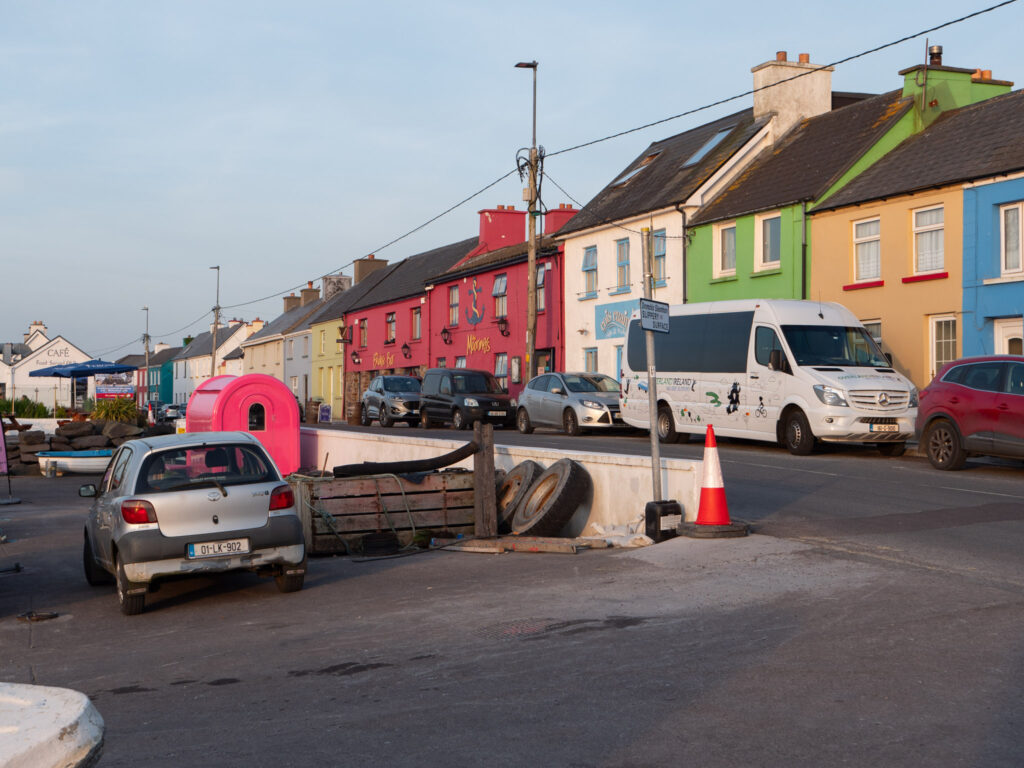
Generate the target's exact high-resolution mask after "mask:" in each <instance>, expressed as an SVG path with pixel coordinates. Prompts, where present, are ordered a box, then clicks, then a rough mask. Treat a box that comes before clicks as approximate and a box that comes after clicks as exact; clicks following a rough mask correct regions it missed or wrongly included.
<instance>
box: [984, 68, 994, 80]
mask: <svg viewBox="0 0 1024 768" xmlns="http://www.w3.org/2000/svg"><path fill="white" fill-rule="evenodd" d="M981 79H982V80H991V79H992V70H991V69H983V70H981Z"/></svg>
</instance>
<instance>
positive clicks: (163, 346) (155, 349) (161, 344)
mask: <svg viewBox="0 0 1024 768" xmlns="http://www.w3.org/2000/svg"><path fill="white" fill-rule="evenodd" d="M170 348H171V345H170V344H165V343H164V342H162V341H158V342H157V343H156V346H155V347H153V354H154V355H156V354H159V353H160V352H163V351H164V350H165V349H170Z"/></svg>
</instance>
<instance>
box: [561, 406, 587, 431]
mask: <svg viewBox="0 0 1024 768" xmlns="http://www.w3.org/2000/svg"><path fill="white" fill-rule="evenodd" d="M562 427H563V428H564V429H565V434H567V435H579V434H581V433H582V432H583V430H582V429H580V420H579V419H578V418H576V411H574V410H573V409H572V408H566V409H565V413H563V414H562Z"/></svg>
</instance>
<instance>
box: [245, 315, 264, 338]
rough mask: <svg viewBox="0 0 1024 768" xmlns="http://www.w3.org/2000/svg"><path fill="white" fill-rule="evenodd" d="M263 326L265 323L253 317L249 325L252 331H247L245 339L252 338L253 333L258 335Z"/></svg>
mask: <svg viewBox="0 0 1024 768" xmlns="http://www.w3.org/2000/svg"><path fill="white" fill-rule="evenodd" d="M264 325H266V323H265V322H264V321H263V320H260V319H259V318H258V317H254V318H253V319H252V322H251V323H249V328H251V329H252V330H250V331H249V333H248V335H247V336H246V338H248V337H249V336H252V335H253V334H254V333H259V332H260V331H262V330H263V326H264Z"/></svg>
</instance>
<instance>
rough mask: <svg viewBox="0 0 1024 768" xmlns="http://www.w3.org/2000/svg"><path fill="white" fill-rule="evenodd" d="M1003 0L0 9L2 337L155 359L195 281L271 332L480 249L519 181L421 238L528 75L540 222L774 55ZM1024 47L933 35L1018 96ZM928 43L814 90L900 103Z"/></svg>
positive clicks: (972, 29) (993, 36) (478, 171)
mask: <svg viewBox="0 0 1024 768" xmlns="http://www.w3.org/2000/svg"><path fill="white" fill-rule="evenodd" d="M997 1H998V0H959V1H958V2H951V1H949V0H927V1H926V0H885V1H884V2H883V1H881V0H861V1H860V2H856V3H854V2H830V3H813V4H812V3H807V2H802V3H793V2H787V1H783V2H776V3H770V4H769V3H763V2H748V0H733V2H730V3H727V4H721V3H696V2H692V1H690V0H674V1H669V2H640V3H634V4H626V3H621V2H620V3H615V2H601V1H597V2H575V0H565V1H563V2H560V3H551V2H534V1H533V0H519V1H518V2H515V3H500V4H499V3H493V2H489V1H486V0H485V1H483V2H481V1H480V0H477V2H468V1H463V2H445V1H444V0H435V2H431V3H422V2H418V3H412V2H405V0H392V1H391V2H383V3H365V2H359V3H356V2H346V1H344V0H338V1H336V2H328V1H327V0H323V1H319V2H318V1H315V0H289V2H287V3H285V2H267V1H264V0H246V1H245V2H242V0H235V2H223V1H218V0H202V1H195V2H193V1H192V0H176V2H156V1H151V2H138V0H107V1H102V2H101V1H97V0H76V1H74V2H73V1H72V0H64V1H57V0H19V1H14V0H0V342H3V341H21V339H22V335H23V334H24V333H25V332H26V331H27V330H28V326H29V323H31V322H32V321H34V320H41V321H43V322H44V323H46V325H47V328H48V333H49V335H50V336H51V337H53V336H55V335H57V334H60V335H62V336H64V337H65V338H66V339H67V340H68V341H70V342H71V343H73V344H75V345H76V346H78V347H80V348H81V349H83V350H84V351H86V352H87V353H89V354H90V355H92V356H94V357H104V358H105V359H116V358H118V357H121V356H123V355H125V354H130V353H140V352H141V351H142V349H143V347H142V336H143V334H144V333H145V330H146V318H147V314H148V319H149V331H150V335H151V338H152V340H153V342H154V343H156V342H161V341H163V342H166V343H169V344H171V345H178V344H180V343H181V339H182V337H183V336H185V335H187V334H195V333H197V332H201V331H203V330H208V329H209V324H210V322H211V321H212V308H213V306H214V304H215V303H216V302H217V273H216V272H214V271H212V270H211V269H210V267H211V266H215V265H216V266H219V267H220V271H219V274H220V305H221V307H222V308H224V309H223V310H222V317H226V318H232V317H239V318H243V319H246V320H251V319H253V318H254V317H260V318H263V319H265V320H269V319H273V318H274V317H276V316H277V315H279V314H280V313H281V311H282V299H281V296H282V295H283V294H284V293H287V292H288V291H289V290H291V289H295V288H297V287H299V286H301V285H304V284H305V283H306V281H308V280H318V279H319V277H320V276H321V275H324V274H329V273H332V272H336V271H338V270H342V268H344V269H343V271H344V272H346V273H347V274H351V266H349V265H351V263H352V261H353V260H354V259H357V258H361V257H364V256H366V255H368V254H371V253H373V254H375V255H376V257H377V258H381V259H387V260H388V261H389V262H391V263H393V262H395V261H399V260H401V259H403V258H406V257H408V256H411V255H414V254H417V253H421V252H423V251H426V250H430V249H432V248H436V247H439V246H442V245H446V244H448V243H452V242H456V241H458V240H463V239H465V238H468V237H472V236H475V235H476V234H477V233H478V229H479V217H478V215H477V212H478V211H479V210H481V209H484V208H493V207H495V206H496V205H499V204H504V205H509V204H515V205H516V206H517V207H518V208H520V209H523V208H524V203H523V202H522V189H523V186H524V184H523V182H521V181H520V180H519V178H518V175H517V174H515V173H513V174H512V175H511V176H509V177H508V178H505V179H504V180H503V181H501V182H499V183H498V184H496V185H494V186H492V187H490V188H489V189H487V190H486V191H484V192H483V193H482V194H480V195H478V196H475V197H473V198H472V199H470V200H469V201H468V202H465V203H463V204H462V205H461V206H459V207H457V208H456V209H455V210H453V211H451V212H449V213H446V214H445V215H443V216H441V217H440V218H437V219H436V220H435V221H432V222H431V220H433V219H435V217H437V216H438V215H439V214H441V213H442V212H444V211H447V210H448V209H449V208H451V207H452V206H455V205H456V204H457V203H460V202H462V201H464V200H465V199H466V198H469V197H471V196H472V195H474V193H476V192H478V191H480V190H483V189H484V188H485V187H488V186H489V185H491V184H492V183H493V182H495V181H497V180H498V179H501V178H502V177H503V176H505V175H506V174H507V173H509V172H510V171H512V170H513V169H514V168H515V157H516V153H517V151H518V150H519V149H520V148H523V147H528V146H529V145H530V141H531V128H532V106H533V102H532V87H533V86H532V75H531V72H530V70H524V69H517V68H515V66H514V65H515V64H516V63H517V62H520V61H531V60H536V61H537V62H539V65H538V69H537V141H538V144H539V145H541V146H543V147H544V148H545V149H546V151H547V153H549V154H550V155H551V156H550V157H549V158H548V159H547V161H546V163H545V169H544V170H545V173H546V178H547V180H546V181H545V185H544V188H543V200H544V204H545V205H547V206H548V207H551V208H556V207H557V206H558V204H559V203H574V204H576V205H577V206H578V205H582V204H585V203H586V202H587V201H588V200H590V199H591V198H592V197H593V196H594V195H596V194H597V192H599V191H600V190H601V189H602V188H603V187H604V186H605V185H606V184H607V183H608V182H609V181H611V180H612V179H613V178H615V177H616V176H617V175H618V174H619V172H620V171H622V170H623V169H624V168H625V167H626V166H627V165H628V164H629V163H630V162H631V161H632V160H633V158H635V157H636V156H637V155H639V154H640V153H641V152H642V151H643V149H644V148H645V147H646V146H647V145H648V144H650V143H651V142H653V141H657V140H660V139H663V138H665V137H667V136H672V135H675V134H677V133H680V132H682V131H685V130H689V129H690V128H693V127H695V126H697V125H700V124H702V123H705V122H708V121H710V120H713V119H716V118H718V117H721V116H723V115H726V114H730V113H732V112H736V111H738V110H740V109H744V108H746V107H748V106H750V104H751V103H752V102H751V97H750V96H745V97H742V98H740V99H737V100H735V101H732V102H730V103H728V104H725V105H722V106H719V107H715V108H713V109H709V110H706V111H702V112H698V113H697V114H693V115H690V116H686V117H682V118H678V119H675V120H671V121H668V122H663V123H661V124H659V125H656V126H653V127H650V128H646V129H644V130H640V131H635V132H632V133H628V134H626V135H624V136H620V137H618V138H614V139H610V140H607V141H602V142H599V143H597V144H594V145H592V146H589V147H585V148H581V149H577V150H573V151H571V152H565V153H561V154H555V153H558V152H559V151H560V150H564V149H567V148H570V147H575V146H577V145H579V144H582V143H585V142H590V141H594V140H596V139H602V138H604V137H608V136H612V135H614V134H617V133H619V132H622V131H628V130H630V129H633V128H637V127H639V126H643V125H646V124H649V123H653V122H655V121H660V120H663V119H665V118H668V117H671V116H674V115H679V114H680V113H683V112H686V111H688V110H692V109H694V108H697V107H701V106H703V105H706V104H709V103H711V102H715V101H718V100H720V99H723V98H727V97H730V96H734V95H738V94H742V93H744V92H745V91H748V90H749V89H750V88H751V87H752V75H751V73H750V69H751V67H753V66H756V65H757V64H760V63H762V62H765V61H768V60H770V59H773V58H774V57H775V52H776V51H779V50H785V51H788V53H789V58H790V59H791V60H795V59H796V58H797V55H798V54H799V53H804V52H806V53H809V54H810V57H811V62H812V63H815V64H830V63H832V62H835V61H839V60H841V59H845V58H847V57H850V56H853V55H855V54H858V53H861V52H863V51H867V50H869V49H873V48H875V47H877V46H881V45H884V44H887V43H890V42H893V41H896V40H899V39H900V38H903V37H905V36H908V35H915V34H917V33H918V32H921V31H923V30H927V29H929V28H931V27H935V26H937V25H939V24H943V23H945V22H947V21H951V20H954V19H957V18H959V17H961V16H964V15H966V14H969V13H972V12H974V11H977V10H981V9H983V8H986V7H989V6H991V5H995V4H996V2H997ZM1021 29H1024V0H1020V2H1016V3H1013V4H1010V5H1008V6H1005V7H1003V8H1000V9H997V10H994V11H992V12H991V13H987V14H984V15H981V16H979V17H976V18H973V19H969V20H967V21H964V22H962V23H959V24H956V25H953V26H950V27H947V28H945V29H942V30H938V31H935V32H931V33H929V34H928V35H927V37H928V38H929V39H930V42H931V43H933V44H940V45H942V46H943V48H944V64H945V65H947V66H954V67H964V68H970V69H974V68H981V69H990V70H992V73H993V77H994V78H996V79H1002V80H1011V81H1014V82H1016V83H1018V85H1019V84H1022V83H1024V57H1022V56H1021V55H1020V53H1019V51H1020V45H1019V40H1020V30H1021ZM925 42H926V41H925V36H921V37H916V38H914V39H912V40H908V41H906V42H902V43H900V44H898V45H895V46H893V47H890V48H886V49H885V50H883V51H880V52H877V53H873V54H870V55H867V56H864V57H862V58H858V59H855V60H854V61H850V62H848V63H845V64H841V65H839V66H838V67H837V68H836V71H835V72H834V73H833V75H832V87H833V90H840V91H860V92H870V93H881V92H884V91H888V90H893V89H896V88H898V87H900V86H901V84H902V78H901V77H900V76H899V75H898V74H897V73H898V71H899V70H901V69H905V68H907V67H910V66H914V65H916V64H920V63H923V62H924V60H925V50H926V47H925ZM556 185H557V186H556ZM559 188H560V189H559ZM427 222H431V223H429V224H427ZM424 224H426V226H423V225H424ZM414 230H415V231H414ZM410 232H411V233H412V234H408V233H410ZM407 234H408V236H407V237H404V238H403V235H407ZM398 238H402V239H400V240H398V242H393V241H395V240H396V239H398ZM144 306H146V307H149V312H148V313H147V312H144V311H143V310H142V307H144Z"/></svg>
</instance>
